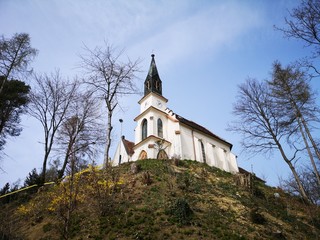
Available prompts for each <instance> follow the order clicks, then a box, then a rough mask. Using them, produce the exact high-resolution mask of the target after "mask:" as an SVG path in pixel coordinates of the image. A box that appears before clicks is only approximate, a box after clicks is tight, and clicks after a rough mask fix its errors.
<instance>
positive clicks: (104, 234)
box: [0, 159, 320, 240]
mask: <svg viewBox="0 0 320 240" xmlns="http://www.w3.org/2000/svg"><path fill="white" fill-rule="evenodd" d="M136 164H138V165H139V171H138V173H136V174H133V173H131V172H130V163H126V164H123V165H121V166H120V167H116V168H114V169H113V170H112V171H113V172H111V174H110V175H108V173H99V172H95V173H94V176H93V175H92V176H91V175H87V176H86V177H83V178H81V181H79V183H78V184H80V185H79V192H78V197H79V199H78V201H77V205H76V209H75V211H74V212H73V213H72V224H71V228H70V234H69V236H70V239H87V238H90V239H270V236H276V237H278V235H277V234H278V232H279V231H280V232H281V236H283V237H285V238H286V239H314V238H315V236H317V234H318V235H319V234H320V230H319V224H320V223H319V221H318V220H317V219H319V218H318V217H319V216H320V213H319V209H317V208H314V207H313V209H312V211H310V206H305V205H303V204H302V203H301V202H299V201H298V200H297V199H295V198H292V197H290V196H289V195H287V194H285V193H283V192H280V196H281V197H280V198H275V197H274V193H275V192H279V190H278V189H274V188H271V187H268V186H266V185H264V184H263V183H260V182H255V183H254V191H248V190H245V189H243V188H240V187H238V186H236V184H235V183H234V178H233V175H232V174H230V173H227V172H224V171H222V170H220V169H217V168H213V167H209V166H207V165H205V164H201V163H198V162H195V161H190V160H180V161H179V162H173V161H171V160H154V159H148V160H142V161H137V162H136ZM146 173H148V174H146ZM109 178H110V179H111V178H112V179H113V184H114V183H115V184H116V185H115V186H113V187H112V189H110V188H108V184H107V182H108V181H109ZM119 179H122V180H121V181H122V182H121V184H120V180H119ZM110 181H111V180H110ZM98 182H100V183H104V184H105V185H95V184H94V183H98ZM117 182H119V184H117ZM59 188H60V187H59V186H57V187H55V188H51V189H48V190H46V191H45V192H42V193H39V194H35V195H30V196H29V199H30V200H28V201H26V202H23V201H17V202H16V203H14V202H12V203H9V204H8V203H7V204H3V205H2V206H1V207H2V209H1V210H0V213H1V215H0V219H2V222H0V233H1V231H2V232H3V234H6V235H7V236H12V237H15V238H16V239H19V238H20V239H36V238H34V237H33V238H32V237H31V236H35V235H32V234H37V235H36V236H37V237H38V239H40V238H41V239H52V240H54V239H60V236H61V235H59V231H58V230H57V227H56V226H58V225H59V224H60V226H61V224H62V221H61V219H60V218H59V217H58V216H59V214H60V215H61V213H59V211H62V210H63V209H65V206H63V205H61V204H62V203H60V205H59V204H58V205H57V207H56V209H55V210H51V211H49V210H48V206H49V205H50V206H51V205H52V202H53V201H57V198H59V196H60V195H59V194H61V192H62V191H61V189H59ZM61 196H62V195H61ZM61 196H60V197H61ZM101 206H107V207H105V208H103V211H104V214H101ZM17 207H20V209H23V210H24V211H25V213H23V212H19V211H17ZM59 207H60V208H59ZM63 207H64V208H63ZM288 209H289V210H290V211H289V212H288ZM311 212H312V214H310V213H311ZM24 214H25V215H24ZM37 216H42V218H43V219H42V220H41V221H40V222H37V221H35V220H34V219H37ZM10 223H14V225H10ZM31 223H33V224H31ZM313 226H314V227H313ZM8 230H10V231H11V232H8ZM6 231H7V232H6ZM10 234H11V235H10ZM13 234H14V235H13Z"/></svg>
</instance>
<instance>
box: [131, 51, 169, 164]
mask: <svg viewBox="0 0 320 240" xmlns="http://www.w3.org/2000/svg"><path fill="white" fill-rule="evenodd" d="M154 57H155V56H154V54H152V55H151V63H150V68H149V71H148V74H147V77H146V80H145V82H144V96H143V97H142V98H141V100H140V101H139V102H138V103H139V104H140V114H139V115H138V116H137V117H136V118H135V119H134V120H135V121H136V122H137V127H136V129H135V149H134V150H135V152H142V153H144V154H145V155H144V156H143V155H141V156H139V159H141V158H147V157H148V158H157V154H158V151H157V150H156V148H155V147H153V146H154V144H155V142H157V141H161V140H162V139H165V138H166V137H167V132H166V131H165V129H166V127H167V113H166V109H167V106H166V105H167V102H168V100H167V99H166V98H165V97H163V96H162V81H161V79H160V76H159V73H158V69H157V66H156V62H155V59H154ZM146 146H147V148H146Z"/></svg>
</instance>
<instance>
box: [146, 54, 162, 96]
mask: <svg viewBox="0 0 320 240" xmlns="http://www.w3.org/2000/svg"><path fill="white" fill-rule="evenodd" d="M150 92H154V93H157V94H159V95H161V96H162V82H161V79H160V77H159V74H158V70H157V66H156V61H155V60H154V54H151V63H150V68H149V72H148V75H147V78H146V80H145V81H144V95H145V96H146V95H147V94H149V93H150Z"/></svg>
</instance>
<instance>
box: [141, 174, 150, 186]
mask: <svg viewBox="0 0 320 240" xmlns="http://www.w3.org/2000/svg"><path fill="white" fill-rule="evenodd" d="M142 183H143V184H146V185H150V184H151V183H152V180H151V176H150V173H149V172H148V171H145V172H143V173H142Z"/></svg>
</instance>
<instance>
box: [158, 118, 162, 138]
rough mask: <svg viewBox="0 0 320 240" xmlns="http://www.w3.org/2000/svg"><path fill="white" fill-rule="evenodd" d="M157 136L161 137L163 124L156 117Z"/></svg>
mask: <svg viewBox="0 0 320 240" xmlns="http://www.w3.org/2000/svg"><path fill="white" fill-rule="evenodd" d="M157 124H158V137H161V138H163V125H162V120H161V119H160V118H158V123H157Z"/></svg>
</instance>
